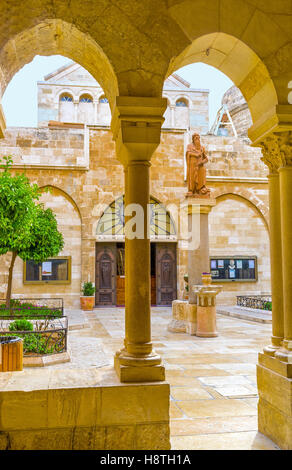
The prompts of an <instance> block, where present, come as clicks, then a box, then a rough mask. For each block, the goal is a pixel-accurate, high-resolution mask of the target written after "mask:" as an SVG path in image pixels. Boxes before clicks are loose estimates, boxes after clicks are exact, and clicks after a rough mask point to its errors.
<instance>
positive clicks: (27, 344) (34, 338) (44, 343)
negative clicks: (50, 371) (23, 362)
mask: <svg viewBox="0 0 292 470" xmlns="http://www.w3.org/2000/svg"><path fill="white" fill-rule="evenodd" d="M10 336H17V337H18V338H22V340H23V352H24V353H35V354H53V353H55V352H58V351H56V348H55V347H54V346H49V345H48V338H47V337H46V336H43V335H41V334H40V333H27V334H18V335H16V334H14V335H13V334H12V335H10Z"/></svg>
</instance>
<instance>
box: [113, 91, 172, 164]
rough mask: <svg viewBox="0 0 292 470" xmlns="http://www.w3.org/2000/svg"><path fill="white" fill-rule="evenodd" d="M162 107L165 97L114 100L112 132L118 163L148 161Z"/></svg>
mask: <svg viewBox="0 0 292 470" xmlns="http://www.w3.org/2000/svg"><path fill="white" fill-rule="evenodd" d="M166 106H167V100H166V99H165V98H147V97H140V98H139V97H133V96H119V97H117V101H116V107H115V111H114V114H113V118H112V131H113V138H114V140H115V141H116V152H117V157H118V159H119V160H120V161H121V163H123V164H124V165H127V164H129V163H130V161H131V160H135V161H137V160H150V159H151V156H152V154H153V152H154V151H155V149H156V148H157V146H158V145H159V143H160V134H161V126H162V124H163V122H164V117H163V115H164V112H165V109H166Z"/></svg>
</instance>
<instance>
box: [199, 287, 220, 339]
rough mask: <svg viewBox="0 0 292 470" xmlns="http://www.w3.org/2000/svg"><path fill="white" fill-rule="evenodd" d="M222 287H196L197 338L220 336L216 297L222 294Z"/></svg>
mask: <svg viewBox="0 0 292 470" xmlns="http://www.w3.org/2000/svg"><path fill="white" fill-rule="evenodd" d="M221 290H222V286H217V285H216V286H214V285H212V284H207V283H206V284H205V285H203V286H194V287H193V291H194V293H195V294H196V295H197V332H196V336H200V337H202V338H214V337H216V336H218V333H217V328H216V296H217V294H219V292H221Z"/></svg>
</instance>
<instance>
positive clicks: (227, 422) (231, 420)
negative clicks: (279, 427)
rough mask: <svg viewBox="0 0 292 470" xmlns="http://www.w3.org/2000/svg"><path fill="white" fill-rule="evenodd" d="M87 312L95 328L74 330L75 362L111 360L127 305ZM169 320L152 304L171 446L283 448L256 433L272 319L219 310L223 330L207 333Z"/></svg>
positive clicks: (74, 364) (92, 364) (90, 364)
mask: <svg viewBox="0 0 292 470" xmlns="http://www.w3.org/2000/svg"><path fill="white" fill-rule="evenodd" d="M87 319H88V321H89V324H90V327H91V328H86V329H83V330H79V331H72V332H71V333H70V343H71V347H72V351H73V362H72V364H71V367H78V366H79V365H80V364H79V361H81V362H82V367H83V368H85V367H87V366H88V367H96V366H97V362H98V361H99V360H100V361H101V363H100V366H103V365H106V364H108V365H112V364H113V355H114V353H115V351H116V350H117V349H119V348H120V347H122V345H123V337H124V309H122V308H114V309H113V308H105V309H96V310H95V311H94V312H93V313H90V314H88V315H87ZM170 319H171V309H170V308H153V309H152V338H153V343H154V347H155V349H156V351H157V352H158V353H160V354H161V356H162V358H163V361H164V364H165V367H166V377H167V380H168V381H169V383H170V385H171V403H170V405H171V443H172V449H178V450H179V449H186V450H188V449H202V450H203V449H238V450H241V449H277V446H276V445H275V444H274V443H272V442H271V441H270V440H269V439H267V438H266V437H265V436H263V435H261V434H260V433H258V432H257V388H256V362H257V353H258V352H259V351H261V350H262V348H263V346H265V345H266V344H267V343H268V342H269V338H270V336H271V325H266V324H260V323H253V322H249V321H243V320H240V319H236V318H229V317H223V316H221V315H218V321H217V324H218V331H219V336H218V337H217V338H210V339H206V338H198V337H196V336H188V335H185V334H178V333H177V334H174V333H170V332H168V331H167V325H168V323H169V322H170ZM85 345H87V346H86V348H87V349H86V351H85V352H86V353H83V352H82V357H81V359H80V358H79V359H77V358H78V354H77V353H78V350H79V351H83V348H84V346H85ZM96 347H98V349H97V351H98V354H99V353H100V352H101V353H102V354H101V355H100V357H99V358H98V357H96V354H95V353H94V351H96V349H95V348H96ZM74 349H75V354H74ZM56 367H57V366H56ZM63 367H64V365H63Z"/></svg>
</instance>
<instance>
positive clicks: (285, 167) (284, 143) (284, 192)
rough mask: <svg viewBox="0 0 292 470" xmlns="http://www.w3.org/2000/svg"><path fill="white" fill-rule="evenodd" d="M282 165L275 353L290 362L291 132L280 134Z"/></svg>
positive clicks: (291, 310)
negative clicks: (279, 321)
mask: <svg viewBox="0 0 292 470" xmlns="http://www.w3.org/2000/svg"><path fill="white" fill-rule="evenodd" d="M279 140H280V142H279V145H280V154H281V160H282V166H281V168H280V169H279V175H280V194H281V203H280V206H281V228H282V270H283V291H284V292H283V293H284V340H283V343H282V345H283V348H282V349H280V350H279V351H277V352H276V353H275V356H276V357H278V358H279V359H280V360H281V361H285V362H288V363H291V364H292V132H286V133H283V134H280V137H279Z"/></svg>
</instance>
